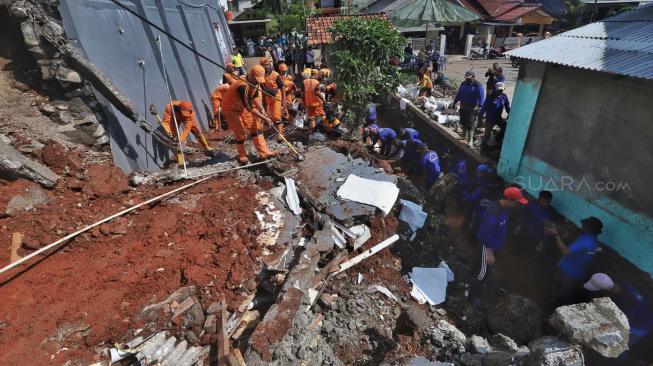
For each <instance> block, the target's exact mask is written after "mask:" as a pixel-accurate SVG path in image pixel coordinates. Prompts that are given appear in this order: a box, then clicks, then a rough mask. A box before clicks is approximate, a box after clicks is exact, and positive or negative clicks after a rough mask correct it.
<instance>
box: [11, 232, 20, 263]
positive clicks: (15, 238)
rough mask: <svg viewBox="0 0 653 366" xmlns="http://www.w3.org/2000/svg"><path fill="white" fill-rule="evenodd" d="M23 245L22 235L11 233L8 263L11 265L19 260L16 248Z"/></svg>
mask: <svg viewBox="0 0 653 366" xmlns="http://www.w3.org/2000/svg"><path fill="white" fill-rule="evenodd" d="M21 244H23V234H22V233H13V235H12V236H11V259H10V260H9V263H13V262H15V261H17V260H19V259H20V258H21V256H19V255H18V248H20V246H21Z"/></svg>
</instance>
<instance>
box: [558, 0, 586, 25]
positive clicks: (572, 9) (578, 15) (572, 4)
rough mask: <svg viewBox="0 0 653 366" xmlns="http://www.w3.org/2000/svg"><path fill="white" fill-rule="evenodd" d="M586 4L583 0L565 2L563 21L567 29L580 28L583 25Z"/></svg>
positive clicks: (566, 0)
mask: <svg viewBox="0 0 653 366" xmlns="http://www.w3.org/2000/svg"><path fill="white" fill-rule="evenodd" d="M584 6H585V3H583V1H582V0H565V9H566V10H567V11H566V12H565V15H564V18H563V19H562V26H563V27H564V28H567V29H572V28H576V27H579V26H580V25H582V24H583V14H584V10H585V9H583V8H584Z"/></svg>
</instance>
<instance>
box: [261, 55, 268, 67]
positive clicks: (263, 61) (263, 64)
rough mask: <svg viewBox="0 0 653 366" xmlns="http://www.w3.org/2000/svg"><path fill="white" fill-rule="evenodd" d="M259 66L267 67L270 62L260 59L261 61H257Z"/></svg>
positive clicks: (264, 58)
mask: <svg viewBox="0 0 653 366" xmlns="http://www.w3.org/2000/svg"><path fill="white" fill-rule="evenodd" d="M259 64H261V66H266V65H269V64H270V60H268V59H267V58H266V57H261V59H260V60H259Z"/></svg>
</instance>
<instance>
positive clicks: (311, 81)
mask: <svg viewBox="0 0 653 366" xmlns="http://www.w3.org/2000/svg"><path fill="white" fill-rule="evenodd" d="M318 74H319V73H318V71H317V70H315V69H313V70H311V75H310V77H309V78H307V79H304V105H305V106H306V117H307V118H308V123H309V126H310V127H311V129H315V127H316V126H317V125H318V124H319V123H320V122H321V121H322V118H323V117H326V114H325V113H324V98H322V95H320V81H319V80H317V78H318V76H319V75H318ZM304 77H306V74H304Z"/></svg>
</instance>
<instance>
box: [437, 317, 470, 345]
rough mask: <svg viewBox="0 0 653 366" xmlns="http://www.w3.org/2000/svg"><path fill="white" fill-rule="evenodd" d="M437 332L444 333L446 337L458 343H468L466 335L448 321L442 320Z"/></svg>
mask: <svg viewBox="0 0 653 366" xmlns="http://www.w3.org/2000/svg"><path fill="white" fill-rule="evenodd" d="M436 331H439V332H442V333H443V334H444V336H445V337H447V338H449V339H451V340H453V341H456V342H460V343H465V342H466V341H467V337H465V334H464V333H463V332H461V331H460V330H459V329H458V328H456V327H455V326H454V325H452V324H450V323H449V322H447V321H446V320H440V321H439V322H438V324H437V325H436Z"/></svg>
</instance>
